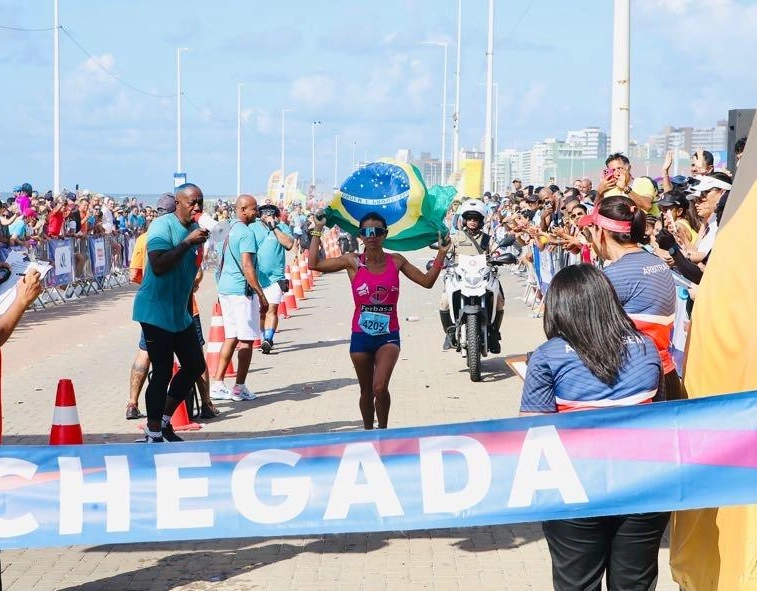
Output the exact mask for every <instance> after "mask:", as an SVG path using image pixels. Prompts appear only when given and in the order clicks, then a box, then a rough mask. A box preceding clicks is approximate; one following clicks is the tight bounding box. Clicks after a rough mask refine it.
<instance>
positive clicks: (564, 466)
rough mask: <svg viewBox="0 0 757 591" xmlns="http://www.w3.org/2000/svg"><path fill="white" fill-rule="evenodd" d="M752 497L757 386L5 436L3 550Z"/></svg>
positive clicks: (556, 514)
mask: <svg viewBox="0 0 757 591" xmlns="http://www.w3.org/2000/svg"><path fill="white" fill-rule="evenodd" d="M754 502H757V392H749V393H743V394H733V395H727V396H716V397H712V398H700V399H697V400H689V401H678V402H666V403H660V404H648V405H643V406H634V407H628V408H611V409H605V410H596V411H584V412H576V413H568V414H561V415H550V416H535V417H523V418H517V419H505V420H497V421H485V422H476V423H465V424H455V425H439V426H431V427H419V428H407V429H392V430H388V431H368V432H366V431H361V432H350V433H339V434H314V435H297V436H287V437H271V438H260V439H230V440H224V441H196V442H185V443H166V444H155V445H147V444H116V445H80V446H58V447H50V446H5V445H3V446H0V548H18V547H35V546H68V545H75V544H84V545H94V544H115V543H134V542H153V541H167V540H198V539H206V538H229V537H252V536H277V537H278V536H282V535H301V536H302V535H308V536H309V535H319V534H327V533H342V532H368V531H396V530H413V529H433V528H442V527H443V528H449V527H467V526H477V525H491V524H505V523H519V522H528V521H543V520H549V519H558V518H567V517H571V518H574V517H589V516H597V515H612V514H622V513H643V512H647V511H667V510H675V509H692V508H699V507H715V506H724V505H733V504H747V503H754Z"/></svg>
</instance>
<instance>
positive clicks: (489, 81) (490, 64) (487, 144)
mask: <svg viewBox="0 0 757 591" xmlns="http://www.w3.org/2000/svg"><path fill="white" fill-rule="evenodd" d="M493 77H494V0H489V34H488V40H487V45H486V130H485V133H484V186H483V190H484V192H486V191H489V190H491V186H492V147H493V146H492V143H493V142H492V102H493V101H492V99H493V98H494V97H493V96H492V90H493V86H492V85H493V82H494V80H493Z"/></svg>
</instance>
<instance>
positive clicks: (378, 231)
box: [357, 226, 386, 238]
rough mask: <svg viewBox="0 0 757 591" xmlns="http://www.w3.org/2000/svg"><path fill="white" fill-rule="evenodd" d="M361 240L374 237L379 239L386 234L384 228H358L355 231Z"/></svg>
mask: <svg viewBox="0 0 757 591" xmlns="http://www.w3.org/2000/svg"><path fill="white" fill-rule="evenodd" d="M357 233H358V234H360V235H361V236H362V237H363V238H373V237H374V236H375V237H377V238H380V237H381V236H384V235H385V234H386V228H374V227H373V226H368V227H367V228H360V229H358V231H357Z"/></svg>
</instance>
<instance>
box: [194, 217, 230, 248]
mask: <svg viewBox="0 0 757 591" xmlns="http://www.w3.org/2000/svg"><path fill="white" fill-rule="evenodd" d="M196 221H197V225H199V226H200V227H201V228H202V229H203V230H207V231H208V232H209V233H210V236H208V240H210V241H212V242H223V241H224V240H226V238H227V236H228V235H229V231H231V224H229V223H228V222H217V221H216V220H214V219H213V218H212V217H210V216H209V215H208V214H207V213H205V212H203V213H202V214H200V215H199V216H197V218H196Z"/></svg>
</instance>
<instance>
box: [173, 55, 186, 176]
mask: <svg viewBox="0 0 757 591" xmlns="http://www.w3.org/2000/svg"><path fill="white" fill-rule="evenodd" d="M182 51H189V48H187V47H177V48H176V172H183V170H182V168H181V52H182Z"/></svg>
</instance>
